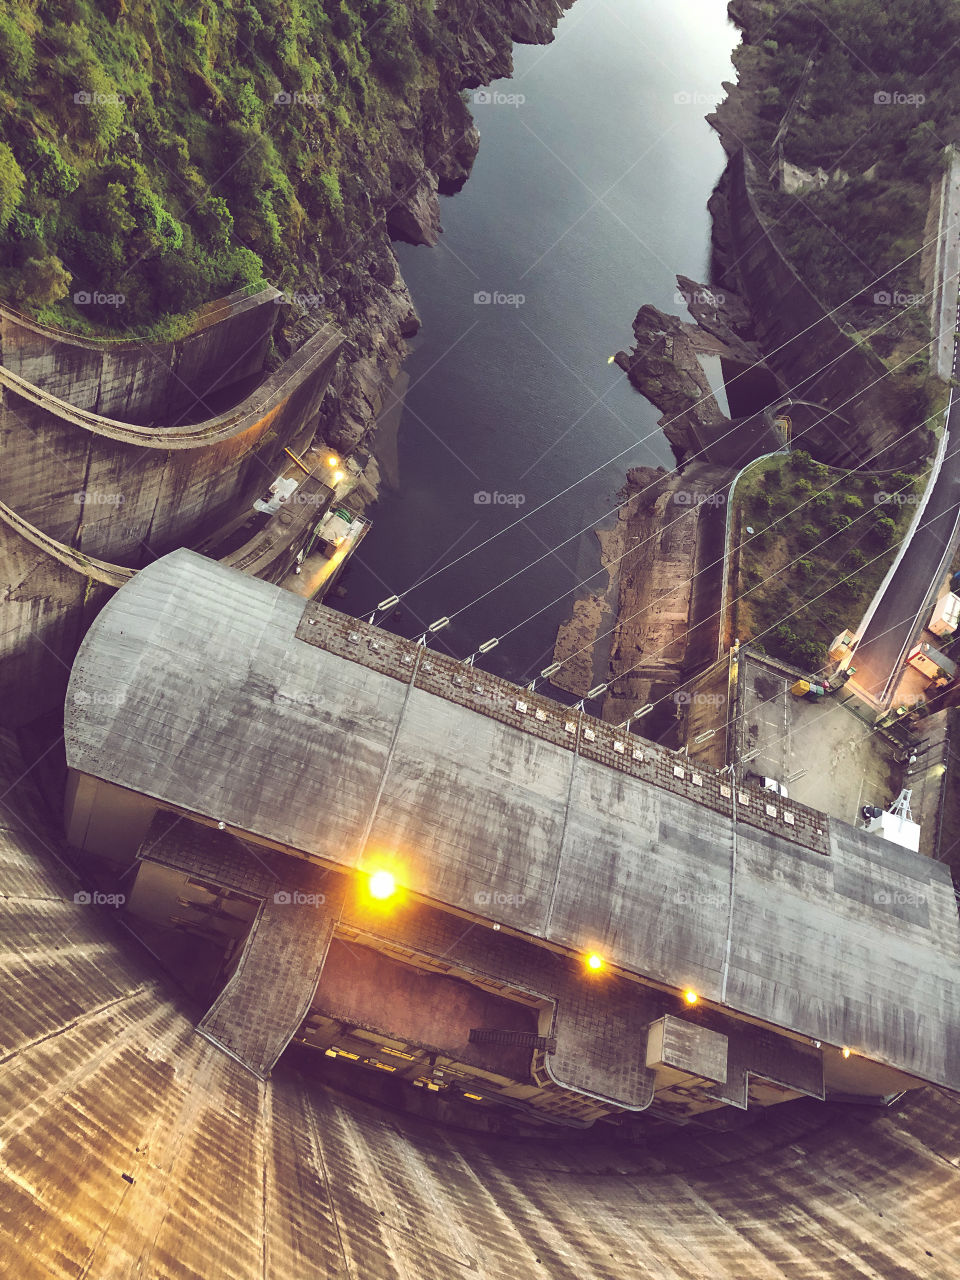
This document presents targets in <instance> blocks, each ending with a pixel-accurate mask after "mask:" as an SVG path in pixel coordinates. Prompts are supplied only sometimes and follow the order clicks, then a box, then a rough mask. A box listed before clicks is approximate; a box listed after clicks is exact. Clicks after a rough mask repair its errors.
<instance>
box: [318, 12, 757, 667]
mask: <svg viewBox="0 0 960 1280" xmlns="http://www.w3.org/2000/svg"><path fill="white" fill-rule="evenodd" d="M736 39H737V33H736V31H735V29H734V28H733V26H732V24H730V23H729V21H728V20H727V17H726V4H725V0H683V3H682V4H677V3H676V0H576V3H575V4H574V6H573V8H572V9H571V10H570V11H569V12H568V13H567V14H566V15H565V16H564V18H563V19H562V20H561V22H560V25H559V27H558V29H557V38H556V40H555V41H554V43H553V44H551V45H548V46H545V47H531V46H517V47H516V49H515V58H514V62H515V67H514V70H515V74H514V76H513V78H512V79H510V80H500V81H497V82H496V83H495V84H493V85H492V86H490V89H489V90H488V94H489V95H490V98H491V99H492V100H490V101H485V102H479V103H476V104H475V105H473V106H472V108H471V109H472V111H473V114H474V117H475V119H476V121H477V125H478V128H479V129H480V133H481V144H480V154H479V156H478V158H477V162H476V165H475V167H474V170H473V174H472V175H471V177H470V180H469V181H468V182H467V184H466V186H465V187H464V189H463V190H462V191H461V192H460V193H459V194H457V195H456V196H453V197H450V198H444V199H442V201H441V210H442V217H443V225H444V234H443V236H442V237H441V241H440V244H439V246H437V247H436V248H432V249H428V248H414V247H412V246H407V245H399V246H397V252H398V257H399V260H400V266H401V269H402V271H403V275H404V278H405V279H406V281H407V283H408V285H409V286H410V289H411V292H412V294H413V297H414V301H415V303H416V305H417V309H418V310H419V312H420V315H421V317H422V320H423V328H422V330H421V332H420V333H419V335H418V336H417V337H416V338H415V339H414V340H413V342H412V354H411V355H410V357H409V359H408V361H407V363H406V372H407V373H408V375H409V377H410V386H409V389H408V391H407V395H406V400H405V408H404V411H403V415H402V418H401V420H400V428H399V436H398V462H399V468H398V470H399V488H397V489H395V490H391V489H387V488H385V489H384V491H383V496H382V497H381V500H380V501H379V503H378V504H377V505H376V506H375V507H374V508H373V510H372V513H371V514H372V518H373V528H372V530H371V532H370V534H369V535H368V537H367V538H366V540H365V542H364V544H363V546H362V548H361V550H360V553H359V554H358V556H357V557H355V559H354V562H353V563H352V565H351V567H350V570H349V572H348V574H347V576H346V578H345V580H344V586H345V588H346V595H345V597H344V599H343V600H341V601H338V602H337V604H338V607H340V608H345V609H346V610H347V611H348V612H350V613H353V614H355V615H360V614H363V613H365V612H369V610H370V609H371V608H373V607H374V606H375V605H376V604H377V603H378V602H379V601H380V600H382V599H384V598H385V597H387V596H390V595H392V594H394V593H398V594H399V593H401V592H403V591H405V590H406V589H408V588H409V587H411V586H412V585H413V584H414V583H416V582H418V581H420V580H421V579H424V578H426V579H428V580H427V581H425V582H424V584H423V586H422V587H420V588H418V589H417V590H415V591H413V592H412V593H411V594H410V595H409V596H406V597H405V598H404V606H403V608H402V610H401V611H398V612H397V613H396V614H395V615H394V616H393V617H391V618H390V619H389V620H388V622H387V623H386V625H388V626H389V627H391V628H392V629H395V630H397V631H398V632H400V633H401V634H405V635H417V634H419V633H420V632H422V631H423V630H424V628H425V626H426V625H427V624H428V623H430V622H432V621H433V620H434V619H436V618H439V617H441V616H444V615H453V614H455V613H456V614H457V616H456V617H455V618H454V621H453V624H452V625H451V626H450V627H449V628H448V629H447V630H445V631H444V632H443V633H442V635H439V636H438V637H437V638H436V640H435V642H434V643H435V645H436V647H438V648H445V649H447V650H448V651H449V652H451V653H454V654H456V655H457V656H458V657H465V656H467V655H468V654H470V653H472V652H473V651H474V650H476V648H477V646H478V645H479V644H480V643H481V642H482V641H484V640H486V639H488V638H490V637H492V636H499V635H503V633H504V632H505V631H508V630H511V634H510V636H509V637H508V638H507V639H505V640H504V642H503V643H502V644H501V645H500V647H499V648H498V649H497V650H496V651H495V652H493V653H490V654H488V655H487V656H486V657H485V658H484V659H483V664H484V666H485V667H486V668H487V669H489V670H492V671H496V672H498V673H499V674H503V675H507V676H509V677H510V678H511V679H514V680H518V681H522V680H524V679H529V678H530V676H531V675H532V674H534V673H536V671H538V670H539V669H540V668H541V667H543V666H545V665H546V663H547V662H549V661H550V654H551V652H552V647H553V642H554V639H555V636H556V629H557V625H558V623H559V622H560V621H561V620H562V618H563V617H564V616H566V615H567V614H568V613H569V609H570V602H571V596H570V594H569V593H571V592H572V591H573V590H574V589H575V587H576V584H577V582H578V581H579V580H580V579H582V578H584V577H586V576H587V575H588V574H590V573H593V572H595V571H596V569H597V567H598V565H599V557H598V544H597V540H596V538H595V536H593V535H592V534H589V533H587V534H584V535H582V536H580V537H574V538H573V539H572V540H571V541H570V542H569V543H568V544H567V545H566V546H565V547H562V548H560V549H559V550H557V551H553V550H551V549H552V548H554V547H556V546H557V545H558V544H559V543H561V542H563V541H564V540H565V539H568V538H570V537H571V535H574V534H577V533H578V531H580V530H582V529H584V528H585V527H586V526H588V525H590V524H591V523H592V522H594V521H596V520H598V519H599V518H600V517H601V516H603V515H604V513H605V512H607V511H609V510H610V509H611V508H612V507H613V506H614V505H615V504H616V492H617V490H618V489H619V488H620V487H621V486H622V485H623V482H624V476H625V472H626V470H627V468H628V467H631V466H637V465H640V464H647V465H654V466H656V465H664V466H667V467H672V466H673V458H672V455H671V452H670V449H669V446H668V445H667V442H666V440H665V439H664V437H663V435H662V433H661V432H660V431H659V430H658V428H657V426H656V421H657V417H658V413H657V412H656V410H654V409H653V408H652V406H650V405H649V404H648V403H647V401H646V400H644V399H643V398H642V397H641V396H640V395H639V394H638V393H637V392H636V391H634V390H633V388H632V387H631V386H630V384H629V383H628V381H627V379H626V376H625V375H624V374H623V373H622V372H621V370H620V369H619V368H618V367H617V366H616V365H611V364H609V363H608V360H609V357H610V356H612V355H613V353H614V352H616V351H617V350H620V349H624V348H628V347H629V346H631V345H632V331H631V323H632V321H633V317H634V315H635V313H636V311H637V309H638V307H639V306H640V305H641V304H643V303H645V302H652V303H654V304H655V305H656V306H658V307H660V308H662V309H663V310H665V311H670V312H674V313H675V314H678V315H679V314H684V315H685V314H686V312H685V308H684V307H683V306H682V304H681V303H680V302H679V300H678V299H677V297H676V293H675V291H676V281H675V275H676V273H677V272H683V273H684V274H686V275H690V276H692V277H694V278H695V279H705V277H706V274H707V262H708V256H709V234H710V224H709V217H708V214H707V209H706V203H707V199H708V197H709V195H710V192H711V190H712V188H713V186H714V184H715V182H716V180H717V178H718V177H719V175H720V172H721V170H722V168H723V152H722V149H721V147H720V143H719V140H718V139H717V137H716V135H715V134H714V133H713V131H712V130H711V129H710V128H709V127H708V125H707V124H706V122H705V121H704V119H703V116H704V115H705V113H706V112H708V111H710V110H712V108H713V105H714V104H715V103H716V102H717V101H719V99H720V97H721V96H722V90H721V87H720V86H721V81H723V80H731V79H733V71H732V68H731V65H730V51H731V49H732V48H733V46H734V45H735V43H736ZM470 97H471V98H473V97H474V94H472V93H471V95H470ZM486 298H489V299H491V300H490V301H485V300H484V299H486ZM584 477H586V478H584ZM557 495H560V496H557ZM542 504H548V505H546V506H543V509H542V510H538V508H540V507H541V505H542ZM521 519H522V523H520V524H518V525H517V526H516V527H515V528H512V529H511V528H509V526H510V525H511V524H513V522H515V521H517V520H521ZM501 531H502V532H501ZM497 534H499V535H500V536H495V535H497ZM461 557H463V558H462V559H461ZM541 557H543V558H542V559H541ZM538 560H539V563H533V562H536V561H538ZM453 562H457V563H453ZM444 566H449V567H447V568H444ZM438 570H439V572H438ZM431 575H433V576H431ZM505 580H507V581H505ZM604 582H605V575H604V576H601V577H598V578H596V579H595V580H594V582H593V584H591V585H592V586H595V587H599V586H601V585H602V584H603V583H604ZM500 584H503V585H500ZM481 597H482V598H481ZM563 597H566V598H563ZM558 598H560V599H559V601H558ZM474 601H476V603H473V602H474ZM557 601H558V602H557ZM331 603H332V602H331ZM460 610H463V612H459V611H460ZM533 615H536V616H533ZM513 628H516V630H512V629H513Z"/></svg>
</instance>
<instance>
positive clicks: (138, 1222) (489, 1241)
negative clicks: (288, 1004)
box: [0, 738, 960, 1280]
mask: <svg viewBox="0 0 960 1280" xmlns="http://www.w3.org/2000/svg"><path fill="white" fill-rule="evenodd" d="M0 746H2V748H3V756H2V762H0V780H2V785H0V793H3V794H4V800H3V801H2V802H0V874H2V882H0V883H2V894H0V931H2V936H3V938H4V949H3V951H2V952H0V973H2V981H0V1116H2V1119H0V1142H2V1144H3V1145H2V1151H3V1158H2V1161H0V1204H2V1208H3V1212H2V1214H0V1256H2V1257H3V1260H4V1266H5V1268H6V1270H7V1271H8V1272H9V1273H10V1274H15V1275H17V1276H18V1277H19V1278H20V1280H76V1277H77V1276H80V1275H85V1276H87V1277H89V1278H90V1280H129V1277H130V1276H134V1275H143V1276H150V1277H152V1278H153V1280H194V1278H200V1277H203V1280H208V1278H210V1277H216V1280H252V1277H254V1276H256V1277H258V1280H260V1278H265V1280H321V1278H322V1280H333V1278H335V1277H336V1278H338V1280H451V1277H453V1276H458V1275H461V1274H462V1275H464V1276H470V1275H473V1276H477V1277H480V1278H481V1280H486V1278H488V1277H489V1280H494V1278H497V1280H531V1277H536V1276H542V1277H544V1278H549V1280H628V1278H629V1280H743V1278H744V1277H746V1276H749V1277H750V1278H751V1280H784V1277H786V1276H789V1277H790V1280H823V1277H824V1276H831V1277H832V1276H839V1275H844V1276H849V1277H851V1278H853V1277H864V1280H866V1277H876V1276H882V1277H883V1278H884V1280H946V1278H947V1277H950V1276H955V1275H957V1274H960V1245H958V1242H957V1237H956V1231H955V1217H956V1212H955V1210H956V1204H957V1203H958V1199H960V1103H958V1102H957V1101H956V1100H955V1099H950V1098H947V1097H945V1096H942V1095H940V1094H939V1093H937V1092H936V1091H934V1090H926V1091H924V1092H923V1093H921V1094H919V1095H915V1096H914V1098H913V1099H912V1100H911V1101H910V1102H909V1103H908V1104H907V1105H906V1106H905V1107H904V1108H903V1109H901V1110H898V1111H892V1112H883V1113H874V1112H864V1111H862V1110H861V1111H856V1110H844V1109H843V1108H841V1107H829V1106H825V1105H824V1104H818V1103H813V1104H806V1103H799V1104H789V1105H788V1106H786V1107H785V1108H778V1109H774V1111H773V1112H771V1113H769V1114H767V1115H764V1116H763V1117H762V1118H761V1119H760V1121H759V1123H756V1124H754V1125H752V1126H751V1127H750V1128H749V1130H745V1131H743V1132H740V1133H727V1134H723V1133H707V1134H698V1133H696V1132H693V1131H691V1130H689V1129H687V1130H683V1131H678V1130H676V1129H671V1130H670V1131H669V1133H668V1134H667V1135H666V1136H663V1135H662V1134H661V1136H657V1135H656V1134H652V1135H651V1136H650V1137H649V1138H648V1139H646V1140H644V1141H643V1143H642V1144H640V1143H638V1145H636V1146H633V1147H629V1146H628V1147H624V1146H619V1147H618V1146H614V1145H613V1144H612V1143H610V1142H609V1141H604V1139H603V1137H602V1135H597V1136H596V1137H595V1136H594V1135H592V1134H587V1135H584V1134H578V1135H577V1137H576V1138H575V1139H574V1140H572V1141H571V1140H569V1139H566V1140H559V1141H556V1140H548V1139H543V1140H539V1141H536V1142H531V1141H529V1140H528V1141H523V1142H513V1141H508V1140H505V1139H493V1138H489V1137H483V1136H471V1135H468V1134H464V1133H462V1132H459V1131H457V1130H450V1129H445V1128H442V1127H436V1126H433V1125H431V1124H429V1123H427V1122H425V1121H420V1120H414V1119H412V1118H408V1117H404V1116H403V1115H398V1114H393V1113H391V1112H384V1111H380V1110H379V1109H378V1108H376V1107H375V1106H373V1105H371V1104H369V1103H363V1102H359V1101H356V1100H354V1099H351V1098H349V1097H348V1096H346V1095H344V1094H338V1093H335V1092H332V1091H330V1090H328V1089H325V1088H324V1087H323V1086H322V1084H321V1083H320V1082H319V1081H318V1080H316V1079H311V1078H309V1077H304V1076H302V1075H298V1074H296V1073H295V1072H294V1071H293V1070H292V1069H291V1068H288V1067H285V1066H284V1065H283V1062H282V1061H281V1065H280V1067H279V1068H278V1070H277V1071H276V1072H275V1073H274V1076H273V1078H272V1079H271V1080H270V1081H268V1082H266V1083H262V1082H260V1081H258V1080H256V1079H255V1078H254V1077H253V1076H252V1075H250V1074H249V1073H248V1072H246V1071H244V1070H243V1069H242V1068H241V1067H240V1066H239V1065H237V1064H236V1063H234V1062H233V1061H232V1060H231V1059H230V1058H228V1057H226V1056H225V1055H224V1054H222V1053H220V1052H218V1050H217V1049H215V1048H214V1047H213V1046H212V1045H210V1044H208V1043H207V1042H206V1041H205V1040H203V1039H202V1038H201V1037H200V1036H198V1035H197V1034H196V1033H195V1032H194V1031H193V1029H192V1026H191V1020H192V1019H193V1018H195V1016H196V1010H193V1009H192V1008H191V1007H189V1006H188V1005H186V1004H185V1003H183V1002H182V1001H181V1000H180V999H179V998H178V996H177V995H176V993H175V992H174V991H172V990H171V989H169V988H167V987H166V986H165V985H164V984H163V982H162V981H161V980H160V979H159V978H158V976H157V974H156V972H155V970H154V969H153V967H152V964H153V962H152V960H151V959H150V957H149V956H148V955H147V954H146V953H145V952H144V951H142V950H139V949H137V948H136V947H134V946H133V945H132V944H130V943H129V940H128V939H127V938H126V936H125V935H124V932H123V930H122V929H121V928H120V927H119V925H118V923H117V922H116V921H115V919H114V913H112V912H111V911H110V910H109V909H106V908H105V909H103V910H98V909H97V908H96V907H93V906H86V905H82V904H79V903H76V902H74V893H75V892H76V891H77V890H78V889H80V888H82V887H89V886H81V885H80V884H79V882H77V881H76V880H75V879H74V878H73V877H72V875H71V874H69V873H68V872H67V871H66V870H64V869H63V867H62V866H61V865H60V864H59V862H58V860H57V859H58V852H59V850H58V835H57V832H56V831H55V830H54V829H53V828H52V827H51V826H49V825H47V824H46V822H45V819H44V815H43V813H42V811H41V806H40V805H39V804H38V803H37V801H36V797H35V796H34V795H33V794H32V791H31V788H30V784H29V778H28V779H27V780H26V781H25V782H21V783H19V784H18V785H17V786H16V788H15V789H14V790H10V789H9V788H10V786H11V784H12V783H13V782H14V781H15V780H17V779H18V778H19V777H20V774H21V773H22V772H23V766H22V762H21V761H20V759H19V758H18V757H17V754H16V752H15V750H13V749H12V746H11V743H10V742H9V739H3V738H0Z"/></svg>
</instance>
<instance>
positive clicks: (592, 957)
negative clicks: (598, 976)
mask: <svg viewBox="0 0 960 1280" xmlns="http://www.w3.org/2000/svg"><path fill="white" fill-rule="evenodd" d="M586 965H587V968H588V969H589V970H590V972H591V973H599V972H600V970H601V969H602V968H603V956H599V955H597V953H596V951H591V952H590V954H589V955H588V956H587V959H586Z"/></svg>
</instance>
